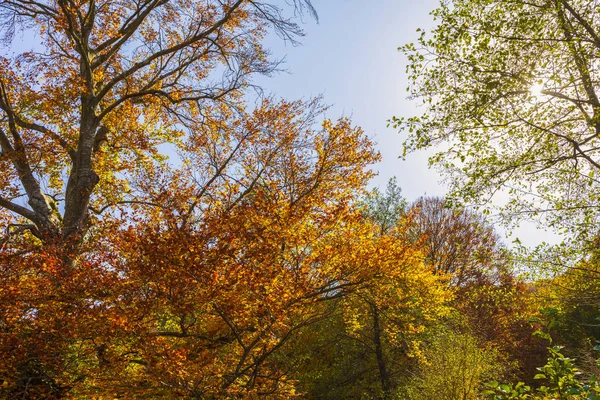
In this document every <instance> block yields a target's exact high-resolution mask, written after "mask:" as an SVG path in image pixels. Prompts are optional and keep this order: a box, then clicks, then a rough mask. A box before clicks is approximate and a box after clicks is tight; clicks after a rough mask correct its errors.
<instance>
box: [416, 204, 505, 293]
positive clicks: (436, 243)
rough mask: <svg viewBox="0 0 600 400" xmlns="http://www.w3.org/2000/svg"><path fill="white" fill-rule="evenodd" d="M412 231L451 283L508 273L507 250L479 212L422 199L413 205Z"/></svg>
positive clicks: (427, 256) (461, 282)
mask: <svg viewBox="0 0 600 400" xmlns="http://www.w3.org/2000/svg"><path fill="white" fill-rule="evenodd" d="M409 212H410V213H411V214H413V216H412V219H411V222H412V223H411V231H412V234H413V235H414V236H415V238H421V239H422V240H423V243H422V246H423V248H424V252H425V259H426V262H427V263H428V264H429V265H431V266H432V267H433V268H434V269H435V271H436V273H438V274H442V275H444V274H448V275H449V276H450V280H451V284H452V285H454V286H464V285H466V284H467V283H468V281H469V280H472V279H477V277H481V276H487V277H493V276H496V275H498V274H499V273H501V272H506V270H507V266H506V259H505V255H504V254H503V248H502V245H501V242H500V239H499V238H498V235H497V234H496V232H494V229H493V228H492V227H491V226H490V225H489V224H488V223H487V222H486V221H485V219H484V218H483V216H482V215H481V214H478V213H476V212H472V211H468V210H464V209H455V208H454V209H453V208H450V204H449V202H448V201H447V200H445V199H442V198H439V197H421V198H420V199H418V200H417V201H415V202H414V203H413V204H411V206H410V209H409Z"/></svg>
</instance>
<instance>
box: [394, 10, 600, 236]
mask: <svg viewBox="0 0 600 400" xmlns="http://www.w3.org/2000/svg"><path fill="white" fill-rule="evenodd" d="M433 16H434V18H435V20H436V26H435V28H433V29H432V30H431V32H422V34H421V36H420V38H419V40H418V42H417V43H416V44H408V45H405V46H403V47H402V48H401V50H402V51H403V52H404V53H405V54H406V55H407V56H408V67H407V71H408V74H409V79H410V94H411V97H412V98H414V99H415V100H417V101H422V102H423V104H424V105H425V108H424V113H423V115H420V116H416V117H412V118H408V119H404V118H395V119H393V123H394V125H396V126H398V127H400V128H401V130H402V131H405V132H408V137H407V139H406V141H405V143H404V146H405V152H410V151H415V150H418V149H425V148H432V147H433V146H436V145H438V144H441V143H444V144H445V145H446V146H448V148H447V149H446V148H444V150H442V151H440V152H438V153H437V154H436V155H435V156H433V157H431V158H430V163H431V164H433V165H435V166H437V167H439V168H440V169H441V170H443V171H444V173H445V174H446V176H447V177H448V179H449V182H450V185H451V189H452V192H453V195H452V197H453V198H454V199H455V200H456V199H458V198H460V199H462V200H464V201H465V202H467V203H471V204H478V205H482V204H485V203H487V202H488V200H489V198H490V197H491V196H492V195H494V194H495V193H497V192H498V191H501V192H502V193H505V194H506V195H507V196H508V201H507V202H506V204H504V206H503V215H504V216H505V217H510V218H511V219H513V221H518V220H520V219H522V218H529V219H537V220H538V221H539V222H541V223H543V224H544V225H546V226H552V227H554V228H556V229H557V230H559V231H562V232H566V233H569V234H571V235H575V236H577V235H581V237H582V238H588V239H589V238H593V237H594V236H595V235H596V231H597V229H596V228H597V224H596V220H597V214H598V213H597V207H598V196H599V193H600V191H599V190H598V180H597V175H598V168H599V167H600V166H599V164H598V144H599V143H598V132H600V125H599V123H598V121H599V116H598V112H599V110H600V103H599V100H598V90H597V87H598V73H599V70H598V67H597V65H596V63H595V60H596V58H597V56H598V52H599V51H600V40H599V37H600V36H599V32H598V23H597V17H598V2H597V1H595V0H552V1H546V0H535V1H510V2H506V1H489V0H481V1H480V0H456V1H449V2H443V3H442V4H441V6H440V7H439V8H438V9H436V10H435V11H433Z"/></svg>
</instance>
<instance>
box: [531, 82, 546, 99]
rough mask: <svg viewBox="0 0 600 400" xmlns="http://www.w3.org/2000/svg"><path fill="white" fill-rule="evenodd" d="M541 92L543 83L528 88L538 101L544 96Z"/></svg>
mask: <svg viewBox="0 0 600 400" xmlns="http://www.w3.org/2000/svg"><path fill="white" fill-rule="evenodd" d="M542 90H544V84H543V83H536V84H534V85H532V86H531V87H530V88H529V92H530V93H531V94H532V95H534V96H535V97H536V98H538V99H540V98H542V96H543V95H544V94H543V93H542Z"/></svg>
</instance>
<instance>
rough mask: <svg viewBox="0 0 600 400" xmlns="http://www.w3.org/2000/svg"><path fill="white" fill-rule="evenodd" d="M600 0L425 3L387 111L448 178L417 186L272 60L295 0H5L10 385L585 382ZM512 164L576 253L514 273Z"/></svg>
mask: <svg viewBox="0 0 600 400" xmlns="http://www.w3.org/2000/svg"><path fill="white" fill-rule="evenodd" d="M598 9H599V8H598V5H597V4H596V3H595V2H594V1H591V0H587V1H584V0H581V1H572V2H568V1H561V0H551V1H542V0H535V1H530V2H524V1H523V2H521V1H511V2H507V1H492V0H488V1H479V0H472V1H459V0H457V1H454V2H443V3H442V4H441V6H440V8H438V9H437V10H435V11H434V12H433V15H434V16H435V17H436V21H437V22H436V27H435V28H434V29H433V31H432V32H431V33H423V35H422V36H421V39H420V43H419V45H418V46H417V45H412V44H408V45H405V46H404V47H403V49H404V52H405V53H406V54H407V55H408V60H409V68H408V69H409V73H410V79H411V88H412V97H413V98H417V99H421V100H423V101H424V103H425V105H426V107H425V108H424V110H425V113H424V115H423V116H419V117H413V118H409V119H395V120H394V121H395V122H394V123H395V124H397V126H398V127H401V128H402V129H404V130H408V132H409V133H408V136H407V139H406V140H407V141H406V151H416V150H420V149H425V148H428V147H430V146H432V145H434V144H437V143H447V144H449V145H450V149H449V150H448V151H444V152H443V153H440V154H438V155H437V156H435V157H434V158H433V159H432V163H434V164H439V165H441V166H442V167H443V169H444V170H445V172H446V173H447V176H449V177H450V178H451V182H452V183H453V192H452V193H451V195H450V196H448V197H431V196H422V197H419V198H417V199H411V200H408V199H405V198H404V197H403V194H402V190H401V181H400V183H399V181H398V180H397V179H392V180H390V181H389V183H388V185H387V187H386V188H385V189H378V188H374V189H373V188H372V187H370V186H369V185H370V182H371V180H372V178H373V177H374V176H375V175H376V172H375V170H374V165H375V164H376V163H377V162H379V161H380V160H381V154H380V153H379V152H378V150H377V149H378V147H377V144H376V143H375V142H374V140H373V135H372V133H371V132H365V131H364V130H363V129H362V128H361V127H358V126H356V125H355V124H354V122H353V121H352V120H351V119H350V118H347V117H343V116H342V117H339V118H328V117H327V115H328V114H329V113H328V110H329V108H328V106H327V104H326V103H325V101H326V100H324V99H323V98H321V97H316V98H305V99H281V98H278V97H276V94H275V95H265V94H264V92H263V91H262V88H260V87H259V86H258V84H257V82H258V80H257V78H258V77H259V76H270V75H272V74H273V73H275V72H277V71H279V70H280V69H281V61H280V60H277V59H275V58H274V57H272V56H271V55H270V53H269V51H268V50H267V45H266V42H267V40H268V39H269V38H270V37H273V35H275V36H276V37H278V38H279V40H283V41H285V42H286V43H292V44H298V43H299V42H300V41H301V38H302V36H303V35H304V32H303V30H302V25H301V23H302V20H303V18H305V17H310V18H315V19H316V18H317V11H316V10H315V8H314V7H313V5H312V4H311V2H310V1H308V0H291V1H285V2H276V1H269V0H264V1H254V0H139V1H138V0H135V1H134V0H120V1H115V0H41V1H30V0H0V34H1V35H2V40H1V41H0V228H1V229H0V397H1V398H6V399H176V398H190V399H289V398H307V399H342V398H343V399H383V400H391V399H415V400H416V399H448V400H458V399H463V400H469V399H480V398H486V397H489V398H494V399H504V398H507V399H508V398H513V399H515V398H521V399H524V398H536V396H537V397H538V398H551V397H552V398H553V397H556V396H558V397H559V398H561V399H567V398H568V399H571V398H572V399H580V398H581V399H583V398H586V399H594V398H597V393H598V392H599V390H600V389H599V388H598V385H597V384H596V380H595V377H594V375H593V374H594V373H595V372H596V371H597V366H596V364H595V362H594V356H593V354H594V353H593V352H594V347H595V346H596V344H597V341H598V340H600V332H599V331H598V329H597V318H598V315H599V314H598V301H597V300H598V299H599V298H600V292H599V289H600V286H598V285H597V283H596V282H597V279H598V273H599V272H600V269H599V267H598V253H597V250H596V249H594V248H592V247H591V246H590V243H597V241H596V237H597V233H596V226H595V218H596V212H595V210H596V204H595V202H596V201H597V196H598V194H597V193H596V192H597V190H596V183H597V182H596V177H595V174H596V172H595V170H596V168H598V167H599V166H598V165H597V160H596V157H597V154H596V152H597V143H596V141H597V135H598V132H600V131H599V129H600V123H598V121H597V119H598V118H600V117H598V116H597V115H596V113H597V112H600V111H599V110H600V103H598V99H597V98H596V90H597V88H596V86H597V85H596V70H595V68H597V66H596V64H595V58H596V50H597V48H600V47H598V46H600V40H598V38H597V35H596V25H597V21H598V18H597V15H596V14H597V12H598ZM27 41H31V43H29V44H31V46H29V44H26V43H27ZM26 47H32V49H29V48H27V49H26ZM398 153H399V154H400V153H401V149H398ZM497 190H508V193H509V194H510V195H511V196H512V197H511V199H512V200H511V201H510V202H509V203H508V205H507V207H506V209H505V210H506V212H507V213H506V216H507V218H508V217H511V218H512V217H515V218H516V219H515V220H514V221H518V220H519V218H521V217H530V216H538V215H539V216H541V218H542V220H541V221H542V222H543V223H546V224H547V225H549V226H552V227H554V228H556V229H558V230H560V231H564V232H568V233H570V234H571V237H572V238H573V240H574V241H579V243H581V246H580V247H581V248H583V249H585V253H584V254H583V256H581V257H580V258H577V259H573V260H572V263H571V264H570V266H571V268H567V266H560V268H558V269H557V271H559V272H558V273H557V274H556V276H553V277H546V276H545V277H543V278H542V277H538V278H536V279H523V278H522V277H520V276H519V273H518V272H520V271H519V269H518V268H517V267H520V266H517V265H516V264H515V259H514V255H513V254H512V253H511V250H510V248H508V247H507V246H506V245H505V244H503V243H502V239H501V236H500V235H499V234H498V233H497V232H496V231H495V228H494V226H493V225H492V224H491V222H490V221H489V220H488V219H487V218H486V217H485V216H484V215H483V214H482V213H480V212H478V211H477V207H476V206H477V205H479V204H480V203H482V201H483V200H484V199H486V198H487V197H488V196H489V195H490V194H492V193H494V192H495V191H497ZM458 199H461V201H462V203H463V205H464V206H459V204H458V203H459V202H458V201H457V200H458ZM574 243H575V242H574ZM584 245H585V246H584ZM560 346H565V347H564V348H562V347H560ZM571 357H573V358H575V357H576V358H577V360H576V361H573V359H572V358H571ZM546 360H548V361H546ZM545 363H546V364H545ZM575 365H577V367H575ZM577 368H580V370H577ZM579 371H582V372H583V374H582V376H581V377H580V376H578V372H579ZM499 382H514V383H512V384H510V383H506V384H505V383H499ZM543 396H546V397H543ZM569 396H570V397H569ZM594 396H596V397H594Z"/></svg>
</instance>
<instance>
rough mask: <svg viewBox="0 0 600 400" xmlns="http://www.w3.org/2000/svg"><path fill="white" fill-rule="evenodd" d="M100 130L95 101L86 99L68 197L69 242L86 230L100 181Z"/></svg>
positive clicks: (66, 230)
mask: <svg viewBox="0 0 600 400" xmlns="http://www.w3.org/2000/svg"><path fill="white" fill-rule="evenodd" d="M97 129H98V120H97V117H96V114H95V112H94V106H93V102H92V100H91V99H90V98H88V99H82V112H81V125H80V130H79V142H78V146H77V151H76V152H75V157H74V160H73V168H72V169H71V173H70V175H69V180H68V182H67V190H66V196H65V214H64V218H63V238H64V239H65V240H67V241H69V242H72V241H75V242H77V241H78V240H79V239H78V238H81V236H82V235H83V234H84V233H85V232H84V231H85V229H84V222H85V219H86V217H87V214H88V207H89V202H90V197H91V194H92V191H93V190H94V187H95V186H96V184H97V183H98V181H99V178H98V175H97V174H96V172H95V171H94V169H93V167H92V152H93V147H94V136H95V134H96V130H97Z"/></svg>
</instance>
